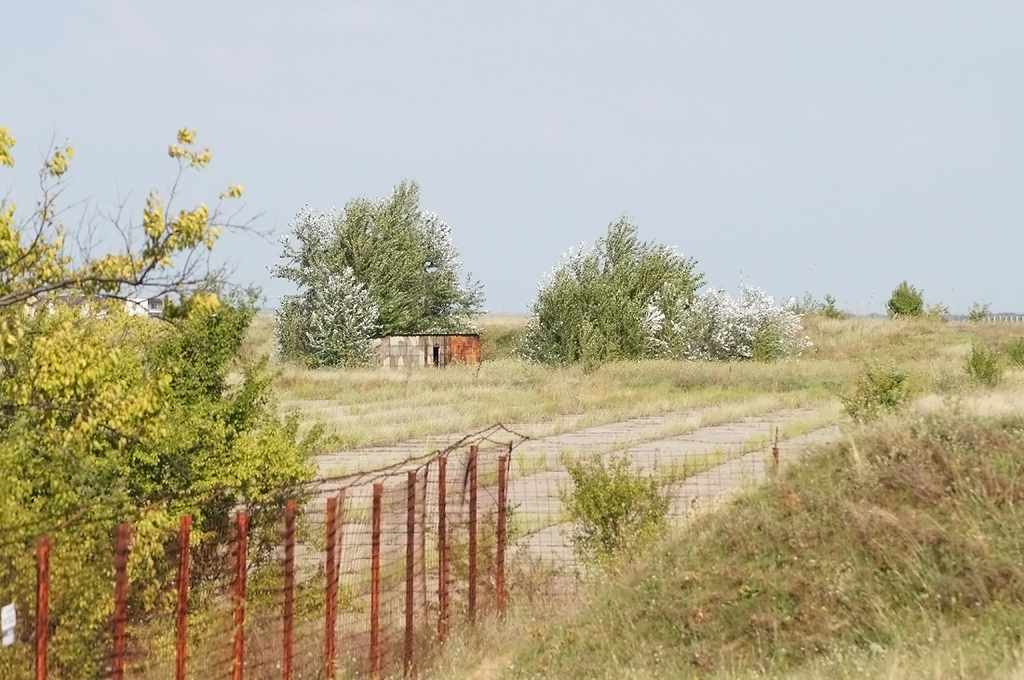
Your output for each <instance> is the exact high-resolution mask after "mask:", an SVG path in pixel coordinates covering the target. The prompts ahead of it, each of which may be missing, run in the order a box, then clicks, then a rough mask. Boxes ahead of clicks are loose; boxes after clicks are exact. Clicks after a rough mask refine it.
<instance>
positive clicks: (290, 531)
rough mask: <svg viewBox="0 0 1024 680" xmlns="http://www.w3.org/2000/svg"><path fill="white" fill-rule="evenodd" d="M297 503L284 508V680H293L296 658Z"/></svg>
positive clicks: (293, 502)
mask: <svg viewBox="0 0 1024 680" xmlns="http://www.w3.org/2000/svg"><path fill="white" fill-rule="evenodd" d="M295 505H296V504H295V501H288V503H287V504H286V505H285V506H284V612H283V616H284V641H283V642H284V644H283V649H282V655H283V656H284V658H283V659H281V665H282V667H283V677H284V680H292V659H293V658H294V657H295V650H294V643H295V633H294V623H295Z"/></svg>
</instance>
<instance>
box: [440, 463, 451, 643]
mask: <svg viewBox="0 0 1024 680" xmlns="http://www.w3.org/2000/svg"><path fill="white" fill-rule="evenodd" d="M447 467H448V459H447V458H439V459H438V460H437V639H438V640H439V641H440V642H441V643H442V644H444V640H445V638H446V637H448V518H447V514H446V512H445V510H446V509H447V508H446V506H447V500H446V498H445V495H446V491H447V482H448V473H447V471H446V468H447Z"/></svg>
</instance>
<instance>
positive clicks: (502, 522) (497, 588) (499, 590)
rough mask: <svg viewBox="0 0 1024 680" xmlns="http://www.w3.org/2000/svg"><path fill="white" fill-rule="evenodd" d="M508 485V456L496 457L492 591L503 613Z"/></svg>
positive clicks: (499, 609) (499, 610)
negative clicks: (496, 541) (496, 542)
mask: <svg viewBox="0 0 1024 680" xmlns="http://www.w3.org/2000/svg"><path fill="white" fill-rule="evenodd" d="M507 487H508V456H500V457H499V458H498V545H497V547H496V548H495V555H494V570H495V574H494V592H495V598H496V599H497V602H498V612H500V613H502V614H504V613H505V532H506V529H507V526H506V522H507V521H508V520H507V516H506V500H507V499H506V498H505V496H506V494H507Z"/></svg>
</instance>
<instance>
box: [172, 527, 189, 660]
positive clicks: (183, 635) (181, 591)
mask: <svg viewBox="0 0 1024 680" xmlns="http://www.w3.org/2000/svg"><path fill="white" fill-rule="evenodd" d="M191 533H192V515H182V516H181V519H180V520H179V523H178V616H177V626H176V629H177V646H176V649H177V655H176V658H175V660H176V664H175V667H174V668H175V670H174V677H175V680H185V658H186V655H187V651H188V642H187V641H188V570H189V560H190V559H191V544H190V543H189V534H191Z"/></svg>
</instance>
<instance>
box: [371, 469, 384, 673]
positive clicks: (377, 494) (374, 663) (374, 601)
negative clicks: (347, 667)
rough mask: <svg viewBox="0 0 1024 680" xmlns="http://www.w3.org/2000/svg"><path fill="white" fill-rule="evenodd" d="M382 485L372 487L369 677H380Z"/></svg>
mask: <svg viewBox="0 0 1024 680" xmlns="http://www.w3.org/2000/svg"><path fill="white" fill-rule="evenodd" d="M383 495H384V485H383V484H380V483H377V484H374V485H373V537H372V543H371V559H370V675H371V676H372V677H374V678H376V677H379V676H380V516H381V497H382V496H383Z"/></svg>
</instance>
